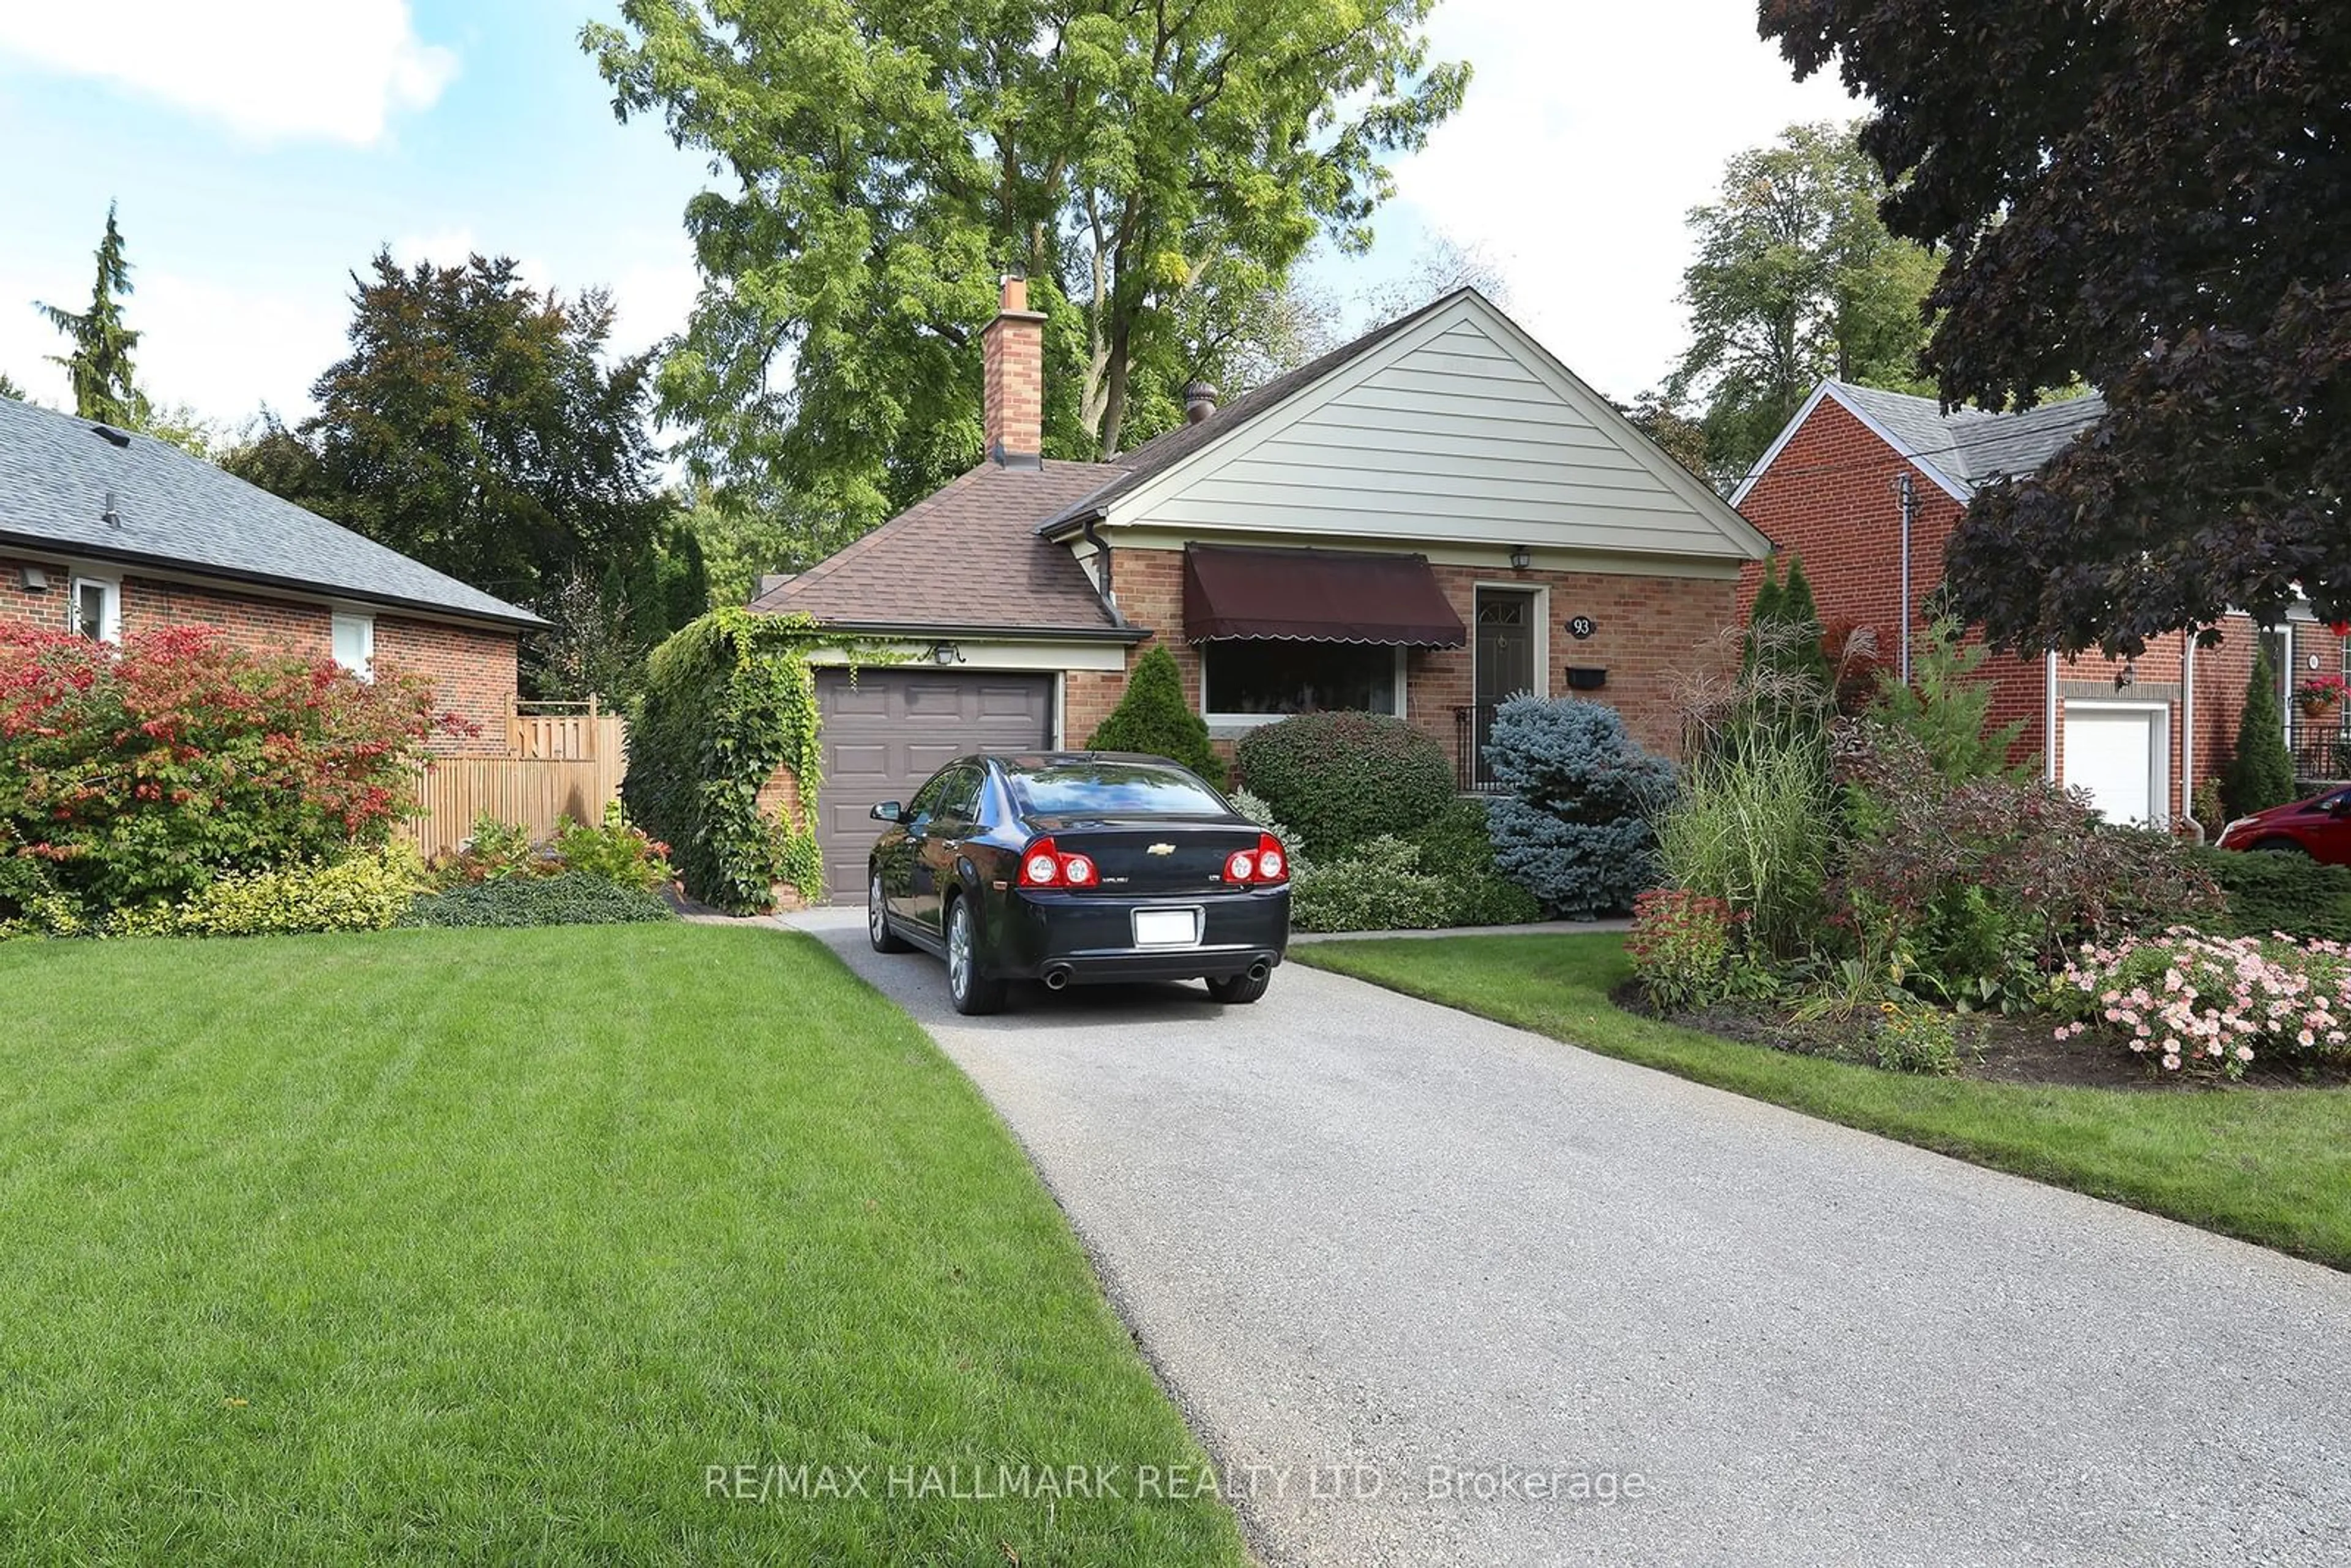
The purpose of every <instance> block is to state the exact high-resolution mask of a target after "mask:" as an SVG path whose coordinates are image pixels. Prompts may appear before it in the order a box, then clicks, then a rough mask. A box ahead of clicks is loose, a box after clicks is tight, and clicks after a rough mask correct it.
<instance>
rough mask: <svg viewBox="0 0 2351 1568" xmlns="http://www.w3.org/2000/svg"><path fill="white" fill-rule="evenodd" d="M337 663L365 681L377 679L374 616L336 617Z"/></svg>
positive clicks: (314, 623)
mask: <svg viewBox="0 0 2351 1568" xmlns="http://www.w3.org/2000/svg"><path fill="white" fill-rule="evenodd" d="M311 624H313V625H316V624H317V622H311ZM335 663H337V664H340V665H341V666H342V667H343V668H345V669H347V670H349V671H350V673H351V674H355V675H357V676H358V677H359V678H360V679H361V680H363V681H371V680H373V679H374V678H375V617H374V616H372V615H338V616H336V617H335Z"/></svg>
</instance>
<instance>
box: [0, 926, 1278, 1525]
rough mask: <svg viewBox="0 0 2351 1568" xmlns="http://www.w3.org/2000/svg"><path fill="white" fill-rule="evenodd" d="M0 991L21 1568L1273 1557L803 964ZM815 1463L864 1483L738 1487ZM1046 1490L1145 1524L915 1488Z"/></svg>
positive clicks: (976, 1139)
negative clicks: (732, 1487) (1083, 1479)
mask: <svg viewBox="0 0 2351 1568" xmlns="http://www.w3.org/2000/svg"><path fill="white" fill-rule="evenodd" d="M0 991H5V996H6V998H7V1004H6V1009H5V1017H6V1022H5V1028H0V1559H5V1560H6V1561H10V1562H26V1561H31V1562H57V1563H67V1562H72V1563H86V1562H109V1561H111V1562H124V1563H133V1562H135V1563H159V1562H185V1563H202V1562H214V1563H225V1562H236V1563H340V1562H350V1563H357V1562H379V1561H394V1560H401V1561H411V1562H451V1563H459V1562H463V1563H486V1562H507V1561H526V1560H527V1561H530V1562H534V1563H590V1562H595V1563H611V1562H657V1561H658V1562H695V1561H699V1562H711V1563H718V1562H725V1563H736V1562H765V1563H859V1564H863V1563H885V1562H886V1563H1003V1562H1009V1561H1016V1560H1017V1561H1018V1562H1019V1563H1024V1564H1032V1565H1033V1564H1043V1563H1083V1564H1097V1563H1135V1564H1155V1565H1156V1564H1168V1563H1240V1562H1242V1561H1244V1557H1243V1552H1242V1550H1241V1546H1240V1542H1239V1536H1238V1531H1237V1529H1236V1526H1235V1524H1234V1521H1233V1519H1232V1516H1231V1514H1230V1513H1229V1511H1228V1510H1227V1509H1226V1508H1225V1507H1224V1506H1223V1505H1222V1504H1221V1503H1220V1502H1217V1501H1216V1500H1213V1499H1197V1500H1189V1501H1185V1500H1145V1499H1140V1498H1138V1497H1136V1496H1134V1473H1135V1471H1136V1469H1137V1468H1138V1467H1143V1466H1156V1467H1159V1468H1160V1469H1162V1470H1163V1471H1164V1470H1166V1469H1171V1468H1175V1467H1192V1466H1197V1465H1198V1464H1199V1463H1200V1462H1201V1460H1202V1455H1201V1453H1200V1451H1199V1449H1198V1448H1197V1447H1196V1444H1195V1442H1194V1441H1193V1439H1192V1437H1191V1436H1190V1434H1189V1433H1188V1432H1187V1431H1186V1428H1185V1427H1184V1425H1183V1422H1182V1420H1181V1419H1180V1417H1179V1416H1177V1414H1176V1412H1175V1409H1174V1408H1173V1406H1171V1405H1170V1404H1169V1403H1168V1401H1167V1400H1166V1399H1165V1396H1163V1395H1162V1393H1161V1391H1160V1390H1159V1388H1158V1386H1157V1385H1156V1384H1155V1382H1154V1381H1153V1379H1152V1377H1151V1375H1150V1374H1149V1372H1148V1370H1147V1369H1146V1368H1145V1367H1144V1364H1143V1363H1142V1362H1141V1360H1140V1359H1139V1358H1138V1356H1137V1355H1136V1354H1135V1352H1134V1346H1133V1343H1132V1342H1131V1341H1130V1339H1129V1337H1128V1335H1127V1334H1126V1333H1125V1331H1124V1329H1123V1327H1122V1326H1121V1325H1120V1323H1119V1322H1118V1321H1117V1319H1116V1317H1115V1316H1114V1315H1113V1313H1112V1312H1111V1311H1110V1310H1109V1308H1108V1306H1107V1305H1106V1303H1105V1302H1104V1301H1103V1300H1102V1295H1101V1292H1100V1290H1099V1288H1098V1287H1097V1285H1096V1283H1095V1281H1094V1279H1093V1276H1092V1271H1091V1270H1090V1268H1089V1267H1088V1264H1087V1262H1086V1260H1085V1258H1084V1255H1083V1254H1082V1252H1081V1249H1080V1248H1079V1246H1078V1245H1077V1242H1076V1240H1075V1239H1074V1238H1073V1237H1072V1236H1071V1232H1070V1229H1069V1228H1068V1226H1067V1224H1066V1223H1065V1221H1064V1220H1063V1218H1062V1216H1061V1212H1060V1211H1059V1210H1058V1209H1057V1208H1056V1207H1054V1205H1053V1203H1052V1202H1051V1200H1050V1197H1048V1196H1047V1195H1046V1193H1045V1192H1044V1190H1043V1189H1042V1188H1041V1187H1040V1186H1039V1184H1038V1182H1037V1180H1036V1178H1035V1176H1033V1175H1032V1173H1031V1172H1030V1170H1029V1166H1028V1165H1027V1162H1026V1161H1025V1160H1024V1159H1023V1157H1022V1155H1021V1154H1020V1152H1019V1149H1018V1147H1017V1146H1016V1145H1015V1144H1014V1143H1013V1141H1012V1139H1011V1138H1010V1136H1009V1135H1008V1134H1007V1133H1006V1132H1005V1130H1004V1128H1003V1127H1002V1125H1001V1124H999V1123H998V1121H997V1120H996V1118H995V1117H994V1115H993V1114H992V1113H990V1112H989V1110H988V1109H987V1106H986V1104H985V1103H983V1102H982V1101H981V1100H980V1099H979V1097H978V1095H977V1093H976V1092H974V1091H973V1090H972V1088H971V1087H970V1085H969V1084H968V1082H967V1081H966V1080H965V1079H964V1078H963V1076H962V1075H961V1074H960V1073H959V1072H957V1071H956V1070H955V1069H954V1068H953V1067H952V1066H951V1065H950V1064H949V1063H947V1062H946V1061H944V1060H943V1059H942V1058H941V1057H940V1056H939V1054H938V1052H937V1051H936V1050H935V1048H934V1047H933V1045H932V1044H931V1042H930V1041H929V1040H928V1039H927V1037H925V1035H924V1034H923V1033H922V1032H921V1031H920V1030H917V1029H916V1028H915V1027H914V1024H913V1023H912V1022H911V1021H910V1020H909V1019H906V1017H905V1016H904V1014H903V1013H901V1012H900V1011H899V1010H898V1009H896V1008H895V1007H893V1006H892V1005H891V1004H889V1003H888V1002H886V1001H885V1000H883V998H880V997H879V996H877V995H876V994H875V993H873V992H872V990H870V989H869V988H866V987H865V986H864V985H863V984H862V983H861V982H860V981H858V980H857V979H855V978H854V977H852V976H851V975H850V974H849V973H848V971H847V970H846V969H844V968H843V967H841V965H840V963H839V962H838V961H837V960H835V959H834V958H833V957H832V956H831V955H830V954H828V953H826V952H825V951H824V950H823V949H822V948H821V947H820V946H817V945H816V944H815V943H813V942H811V941H810V940H809V939H807V938H805V937H801V936H791V935H787V934H783V933H779V932H775V931H760V930H747V929H742V928H714V927H709V926H696V925H669V926H656V927H646V926H632V927H606V928H594V929H590V928H577V929H568V930H543V931H510V932H440V931H416V932H405V931H403V932H392V933H386V934H384V935H381V936H354V937H299V938H273V939H267V940H257V941H247V942H231V941H219V942H209V943H204V942H170V941H136V942H111V943H105V944H33V943H21V944H15V945H11V946H5V947H0ZM778 1463H780V1464H781V1465H783V1466H784V1467H786V1469H796V1468H797V1467H799V1466H801V1465H807V1466H810V1467H824V1466H831V1467H832V1468H833V1475H834V1478H835V1480H836V1482H837V1483H844V1490H846V1488H845V1479H846V1477H847V1476H848V1474H849V1472H850V1471H852V1469H855V1468H857V1467H866V1468H867V1469H868V1477H867V1481H866V1485H867V1486H868V1487H869V1488H870V1489H871V1495H870V1496H867V1497H865V1498H862V1499H860V1498H855V1497H849V1498H842V1499H829V1498H823V1499H816V1500H808V1499H802V1498H798V1497H791V1496H783V1495H779V1494H778V1493H777V1492H776V1491H775V1490H774V1487H773V1483H772V1482H769V1483H767V1484H768V1486H769V1489H770V1500H768V1501H767V1502H765V1503H762V1502H758V1501H756V1500H749V1501H746V1500H733V1499H729V1498H726V1497H717V1496H713V1495H710V1493H711V1489H710V1488H709V1486H708V1485H707V1476H708V1471H709V1468H710V1467H713V1466H730V1467H731V1466H735V1465H738V1464H739V1465H750V1466H762V1467H771V1466H774V1465H777V1464H778ZM1049 1464H1055V1465H1061V1464H1066V1465H1079V1464H1082V1465H1087V1466H1107V1467H1112V1468H1113V1471H1114V1472H1115V1473H1117V1474H1121V1475H1123V1476H1124V1477H1126V1478H1127V1480H1128V1485H1127V1487H1126V1488H1125V1489H1123V1490H1126V1491H1127V1494H1128V1495H1127V1496H1126V1497H1125V1498H1124V1499H1123V1500H1119V1499H1100V1498H1097V1499H1089V1498H1086V1497H1081V1496H1068V1495H1064V1496H1061V1497H1052V1496H1049V1495H1039V1496H1032V1497H1027V1498H1022V1497H1008V1498H1005V1499H1003V1500H960V1501H958V1500H952V1499H939V1498H936V1497H933V1498H928V1499H910V1498H903V1497H902V1498H893V1497H892V1496H891V1495H889V1485H888V1482H889V1471H890V1469H891V1468H892V1467H908V1466H911V1467H923V1468H930V1467H935V1468H936V1469H935V1473H936V1474H937V1475H938V1476H939V1478H940V1479H942V1480H946V1479H948V1478H949V1476H950V1475H951V1474H952V1473H953V1472H951V1471H950V1469H949V1468H950V1467H960V1473H961V1474H962V1475H964V1476H965V1477H967V1478H968V1477H969V1476H970V1475H971V1474H972V1473H973V1471H974V1469H975V1467H977V1468H978V1469H980V1470H982V1471H984V1472H985V1473H986V1474H987V1476H988V1477H991V1478H992V1477H993V1476H994V1475H995V1473H996V1469H997V1467H998V1466H999V1465H1003V1466H1009V1467H1013V1468H1014V1469H1016V1470H1017V1469H1018V1467H1019V1466H1022V1465H1029V1466H1032V1467H1042V1466H1045V1465H1049ZM822 1473H823V1472H822V1471H821V1470H819V1469H812V1470H811V1472H810V1476H811V1481H812V1483H813V1482H814V1480H815V1479H816V1478H817V1477H819V1476H820V1475H821V1474H822ZM991 1484H992V1483H991ZM754 1490H756V1487H755V1488H754ZM965 1490H970V1489H969V1487H968V1485H967V1486H966V1488H965ZM1016 1490H1017V1489H1016Z"/></svg>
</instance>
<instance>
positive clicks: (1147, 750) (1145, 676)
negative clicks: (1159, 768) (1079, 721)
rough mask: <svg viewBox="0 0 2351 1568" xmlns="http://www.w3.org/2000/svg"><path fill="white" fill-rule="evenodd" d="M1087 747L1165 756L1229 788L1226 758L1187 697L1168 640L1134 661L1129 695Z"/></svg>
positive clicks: (1119, 702) (1087, 740) (1089, 740)
mask: <svg viewBox="0 0 2351 1568" xmlns="http://www.w3.org/2000/svg"><path fill="white" fill-rule="evenodd" d="M1086 749H1087V750H1089V751H1139V752H1142V753H1144V754H1145V755H1146V756H1151V757H1165V758H1168V759H1169V760H1170V761H1173V762H1180V763H1182V764H1183V765H1184V766H1185V767H1186V768H1190V769H1191V770H1192V771H1193V772H1195V773H1196V774H1198V775H1199V776H1200V777H1201V778H1203V779H1207V781H1208V782H1209V783H1211V784H1214V785H1215V786H1216V787H1217V789H1223V788H1224V787H1225V759H1224V758H1221V757H1219V756H1217V751H1216V747H1213V746H1210V745H1209V744H1208V726H1207V721H1206V720H1205V719H1203V718H1201V716H1199V715H1198V714H1196V713H1195V712H1193V711H1192V705H1191V704H1190V703H1188V702H1186V701H1185V700H1184V674H1183V672H1182V671H1181V670H1178V669H1177V668H1176V667H1175V654H1173V653H1169V652H1168V651H1167V649H1166V645H1165V644H1164V643H1154V644H1153V645H1152V646H1151V647H1150V649H1149V650H1148V651H1146V652H1145V653H1144V655H1143V657H1141V658H1140V659H1137V660H1136V661H1135V662H1134V670H1133V671H1132V672H1131V673H1130V674H1128V675H1127V678H1126V695H1124V696H1123V697H1121V698H1119V700H1118V706H1116V707H1114V708H1113V709H1111V712H1110V716H1109V717H1108V718H1105V719H1103V720H1102V724H1101V726H1100V727H1098V728H1096V729H1095V731H1094V732H1093V734H1092V735H1091V736H1089V737H1087V738H1086Z"/></svg>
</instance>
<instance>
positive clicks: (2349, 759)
mask: <svg viewBox="0 0 2351 1568" xmlns="http://www.w3.org/2000/svg"><path fill="white" fill-rule="evenodd" d="M2285 722H2286V729H2285V748H2286V750H2288V751H2290V752H2292V753H2293V754H2294V777H2295V778H2297V779H2319V780H2323V781H2325V782H2330V783H2331V782H2333V781H2335V780H2336V779H2351V711H2345V710H2342V709H2337V710H2336V711H2335V712H2334V713H2330V714H2327V715H2325V716H2322V717H2319V718H2310V717H2306V716H2304V715H2303V714H2302V713H2301V712H2299V711H2294V712H2290V713H2288V714H2287V715H2286V721H2285Z"/></svg>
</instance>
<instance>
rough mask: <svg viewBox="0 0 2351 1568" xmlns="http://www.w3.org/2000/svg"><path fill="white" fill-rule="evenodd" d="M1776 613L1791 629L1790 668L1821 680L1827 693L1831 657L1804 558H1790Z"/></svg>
mask: <svg viewBox="0 0 2351 1568" xmlns="http://www.w3.org/2000/svg"><path fill="white" fill-rule="evenodd" d="M1776 613H1777V615H1778V618H1779V621H1780V623H1781V624H1782V625H1783V626H1785V627H1787V629H1788V635H1789V639H1790V642H1789V645H1788V649H1787V653H1786V655H1785V664H1786V667H1787V668H1788V669H1789V670H1791V671H1792V672H1795V673H1797V674H1804V675H1810V676H1813V678H1815V679H1817V680H1818V681H1819V682H1820V684H1821V687H1822V689H1823V690H1824V691H1825V690H1826V689H1827V688H1828V685H1829V656H1828V653H1827V652H1826V650H1824V649H1823V648H1822V646H1821V612H1820V610H1819V608H1818V607H1817V606H1816V605H1814V604H1813V585H1812V583H1811V582H1810V581H1809V580H1807V579H1806V578H1805V576H1804V558H1803V557H1802V556H1800V555H1794V556H1790V557H1789V558H1788V576H1787V580H1785V581H1783V582H1782V583H1781V585H1780V602H1779V604H1778V606H1777V607H1776Z"/></svg>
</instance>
